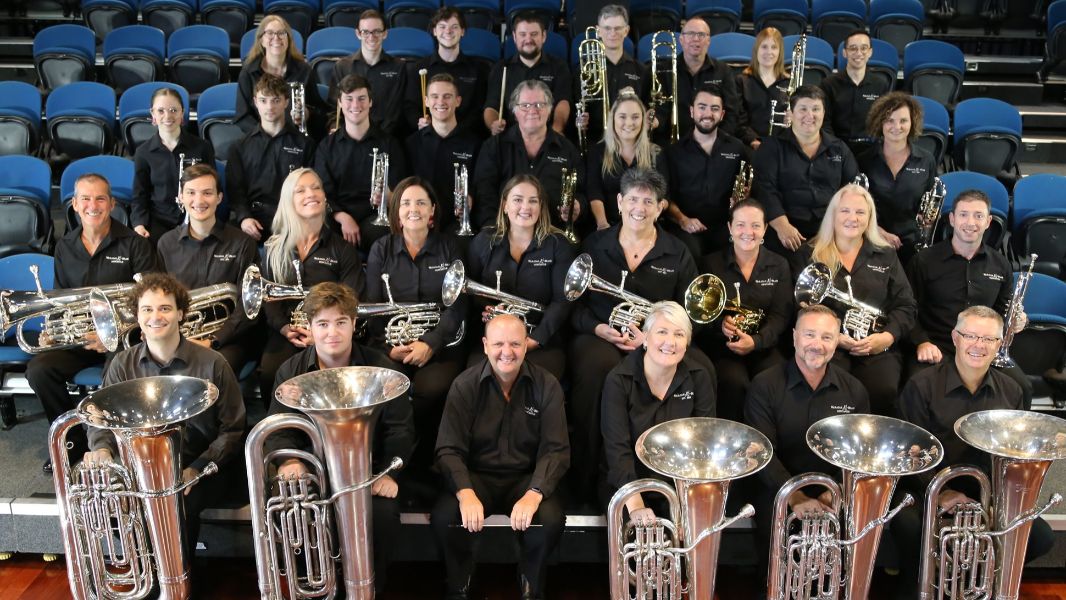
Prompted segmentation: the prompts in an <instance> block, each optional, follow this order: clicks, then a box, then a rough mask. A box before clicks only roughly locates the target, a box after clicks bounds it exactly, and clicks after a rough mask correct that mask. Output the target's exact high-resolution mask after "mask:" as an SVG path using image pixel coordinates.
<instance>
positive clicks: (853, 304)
mask: <svg viewBox="0 0 1066 600" xmlns="http://www.w3.org/2000/svg"><path fill="white" fill-rule="evenodd" d="M844 281H846V282H847V284H848V291H847V292H842V291H840V290H838V289H836V288H835V287H833V275H832V273H831V272H830V271H829V267H828V266H827V265H826V264H824V263H817V262H816V263H811V264H809V265H807V268H805V269H803V271H800V274H799V278H798V279H797V280H796V289H795V296H796V303H797V304H799V305H800V306H809V305H811V304H818V303H820V302H821V301H822V300H824V299H826V298H832V299H833V300H836V301H837V302H839V303H841V304H843V305H844V306H847V307H848V310H847V312H845V313H844V318H843V319H842V320H841V322H840V329H841V332H842V333H845V334H847V335H849V336H851V337H852V338H854V339H856V340H861V339H862V338H864V337H867V336H869V335H870V334H872V333H876V332H877V331H880V330H881V328H882V323H881V319H883V318H884V316H885V315H884V313H882V312H881V309H879V308H877V307H875V306H870V305H869V304H866V303H865V302H861V301H859V300H856V299H855V294H854V293H852V290H851V275H845V276H844Z"/></svg>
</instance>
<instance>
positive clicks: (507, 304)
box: [441, 260, 544, 330]
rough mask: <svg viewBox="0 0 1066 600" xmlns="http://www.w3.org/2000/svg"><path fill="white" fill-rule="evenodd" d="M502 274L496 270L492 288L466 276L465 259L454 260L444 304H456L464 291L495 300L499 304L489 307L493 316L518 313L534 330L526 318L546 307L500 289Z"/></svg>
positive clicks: (443, 289) (446, 280) (444, 288)
mask: <svg viewBox="0 0 1066 600" xmlns="http://www.w3.org/2000/svg"><path fill="white" fill-rule="evenodd" d="M501 275H502V271H496V289H492V288H490V287H488V286H487V285H482V284H480V283H478V282H476V281H472V280H471V279H470V278H469V277H467V276H466V267H465V266H463V261H461V260H457V261H454V262H453V263H452V264H451V266H450V267H448V272H447V273H445V274H444V285H443V286H441V301H442V302H444V306H451V305H452V304H455V301H456V300H458V299H459V294H461V293H463V292H466V293H468V294H473V295H475V296H481V297H482V298H488V299H490V300H495V301H497V302H498V303H499V304H497V305H495V306H491V307H489V309H488V310H489V313H490V314H491V315H492V316H494V317H495V316H496V315H517V316H518V317H521V319H522V320H523V321H525V322H526V328H528V329H529V330H532V329H533V326H532V325H531V324H530V323H529V321H528V320H527V319H526V317H527V315H528V314H529V313H530V312H534V311H535V312H539V313H543V312H544V307H543V306H541V305H540V304H538V303H536V302H533V301H532V300H526V299H525V298H522V297H519V296H515V295H512V294H508V293H507V292H503V291H500V276H501Z"/></svg>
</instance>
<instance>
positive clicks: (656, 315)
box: [641, 300, 692, 348]
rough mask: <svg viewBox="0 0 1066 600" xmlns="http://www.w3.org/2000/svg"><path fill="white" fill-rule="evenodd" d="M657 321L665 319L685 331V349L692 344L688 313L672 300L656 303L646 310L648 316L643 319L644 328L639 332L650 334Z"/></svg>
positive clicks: (690, 323) (690, 322)
mask: <svg viewBox="0 0 1066 600" xmlns="http://www.w3.org/2000/svg"><path fill="white" fill-rule="evenodd" d="M659 319H666V320H667V321H670V323H672V324H674V325H676V326H678V327H680V328H681V329H684V330H685V347H686V348H687V347H688V346H690V345H691V344H692V321H690V320H689V318H688V313H686V312H685V309H684V308H681V305H680V304H678V303H677V302H674V301H673V300H663V301H662V302H656V303H655V304H652V305H651V308H649V309H648V316H647V317H646V318H645V319H644V326H643V327H641V331H643V332H644V335H648V334H649V333H651V329H652V327H654V326H655V322H656V321H658V320H659Z"/></svg>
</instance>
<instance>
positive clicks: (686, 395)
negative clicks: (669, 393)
mask: <svg viewBox="0 0 1066 600" xmlns="http://www.w3.org/2000/svg"><path fill="white" fill-rule="evenodd" d="M692 396H693V393H692V390H685V391H683V392H677V393H676V394H674V398H677V399H678V400H691V399H692Z"/></svg>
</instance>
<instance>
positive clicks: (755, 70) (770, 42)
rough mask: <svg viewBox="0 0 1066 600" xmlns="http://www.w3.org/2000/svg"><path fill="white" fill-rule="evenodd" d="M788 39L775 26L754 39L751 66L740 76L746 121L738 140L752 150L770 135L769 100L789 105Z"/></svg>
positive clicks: (781, 104)
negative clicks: (786, 45) (786, 46)
mask: <svg viewBox="0 0 1066 600" xmlns="http://www.w3.org/2000/svg"><path fill="white" fill-rule="evenodd" d="M786 51H791V50H790V49H786V48H785V40H784V38H783V37H781V32H780V31H778V30H777V28H776V27H766V28H764V29H763V30H762V31H760V32H759V33H758V34H757V35H756V36H755V47H754V48H752V52H751V63H749V64H748V66H746V67H744V71H743V72H742V73H741V74H740V75H737V91H738V92H739V93H740V99H741V101H742V102H743V104H744V116H745V117H746V119H745V121H744V122H743V123H741V124H740V130H739V132H738V133H737V137H739V138H740V139H741V141H743V142H744V143H745V144H749V145H750V146H751V147H752V148H758V147H759V144H761V143H762V138H764V137H766V136H768V135H770V101H771V100H777V106H779V107H784V106H785V105H786V104H788V83H789V73H788V71H786V70H785V52H786Z"/></svg>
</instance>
